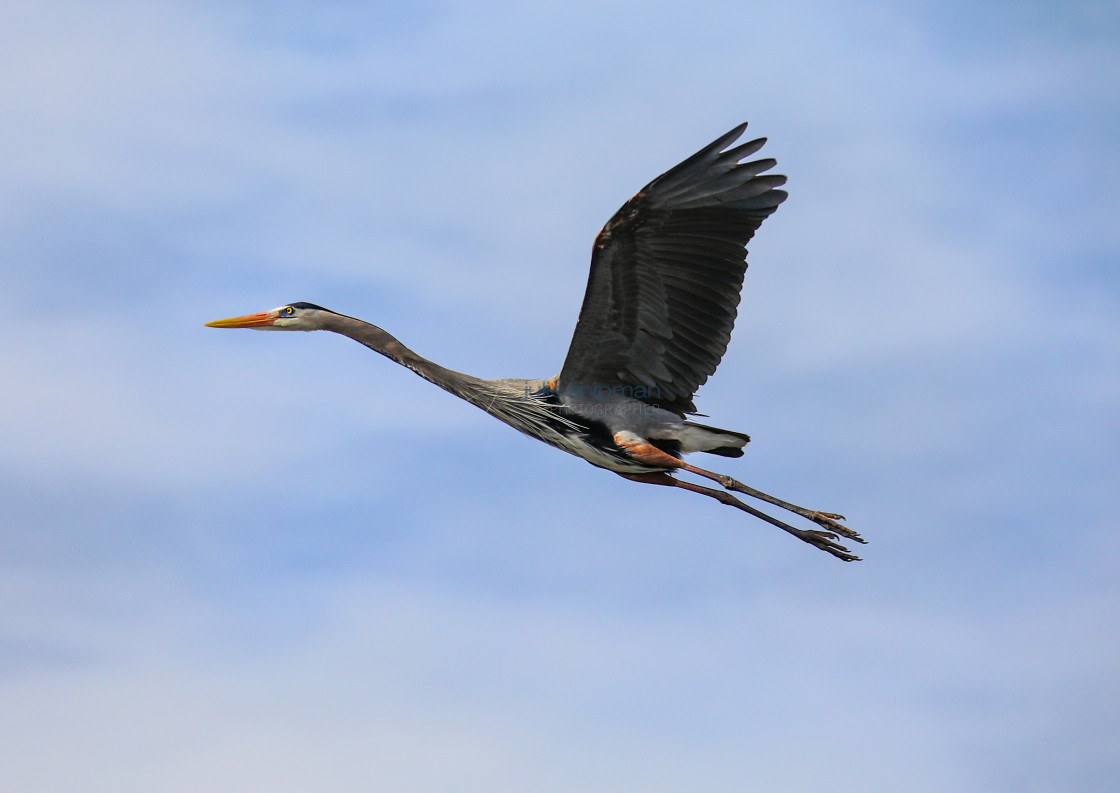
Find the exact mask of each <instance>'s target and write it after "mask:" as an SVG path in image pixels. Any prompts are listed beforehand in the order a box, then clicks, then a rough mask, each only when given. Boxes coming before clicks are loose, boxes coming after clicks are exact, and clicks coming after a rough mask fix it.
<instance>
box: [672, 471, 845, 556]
mask: <svg viewBox="0 0 1120 793" xmlns="http://www.w3.org/2000/svg"><path fill="white" fill-rule="evenodd" d="M680 468H681V470H682V471H688V472H689V473H693V474H696V475H697V476H703V477H705V478H707V479H711V480H712V481H713V482H719V483H720V484H721V485H723V486H724V487H726V488H727V489H728V490H734V491H735V492H737V493H745V494H746V495H748V496H750V497H751V498H757V499H758V500H759V501H765V502H767V503H769V504H773V505H774V506H776V507H781V508H782V509H784V510H788V511H789V512H792V513H794V514H795V515H800V516H801V517H803V518H808V519H809V520H811V521H813V523H816V524H817V525H818V526H823V527H824V528H826V529H828V530H829V531H834V532H836V533H837V534H840V535H842V536H844V537H846V538H848V539H849V540H854V541H855V542H858V543H863V544H864V545H866V544H867V540H865V539H863V538H862V537H860V536H859V533H858V532H856V531H855V530H854V529H849V528H848V527H847V526H845V525H844V524H842V523H839V522H838V521H841V520H844V516H843V515H836V514H834V513H832V512H819V511H817V510H815V509H806V508H805V507H799V506H797V505H796V504H790V503H789V502H788V501H782V500H781V499H780V498H775V497H774V496H771V495H769V494H768V493H763V492H762V491H761V490H755V489H754V488H753V487H748V486H747V485H744V484H743V483H742V482H740V481H739V480H737V479H732V478H731V477H730V476H727V475H726V474H717V473H715V472H713V471H705V470H704V469H703V468H697V467H696V466H695V465H689V464H688V463H682V464H681V466H680Z"/></svg>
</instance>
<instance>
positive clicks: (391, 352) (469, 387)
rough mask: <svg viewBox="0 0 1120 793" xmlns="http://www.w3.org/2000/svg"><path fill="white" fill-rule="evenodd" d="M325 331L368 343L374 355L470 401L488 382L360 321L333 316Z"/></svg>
mask: <svg viewBox="0 0 1120 793" xmlns="http://www.w3.org/2000/svg"><path fill="white" fill-rule="evenodd" d="M323 330H329V331H332V332H333V333H339V334H341V335H343V336H347V337H349V338H351V339H353V340H354V341H356V342H358V343H359V344H364V345H365V346H366V347H369V348H370V349H371V350H373V351H374V352H379V353H381V354H382V355H384V356H385V357H386V358H389V359H391V360H393V361H396V362H397V363H399V364H400V365H401V366H404V367H406V368H408V369H411V370H412V371H414V372H416V374H418V375H420V376H421V377H423V378H424V379H425V380H427V381H428V382H430V383H435V384H436V385H438V386H439V387H440V388H443V389H445V390H446V391H450V392H451V393H452V394H455V395H456V396H458V397H462V398H463V399H466V400H468V401H470V402H475V401H476V400H475V399H474V397H475V395H476V394H477V393H478V388H477V386H479V385H480V384H483V383H485V382H486V381H485V380H482V379H481V378H478V377H474V376H472V375H469V374H463V373H462V372H456V371H453V370H451V369H447V368H445V367H443V366H440V365H439V364H437V363H433V362H432V361H429V360H428V359H427V358H425V357H423V356H421V355H417V354H416V353H415V352H413V351H412V350H410V349H409V348H408V347H406V346H404V345H403V344H401V342H400V341H398V340H397V339H396V337H394V336H392V335H391V334H389V333H388V332H386V331H384V330H382V329H381V328H379V327H377V326H376V325H371V324H370V323H368V322H363V321H362V320H360V319H354V318H353V317H347V316H345V315H343V314H333V313H332V314H330V315H329V316H328V317H327V318H326V320H325V321H324V323H323Z"/></svg>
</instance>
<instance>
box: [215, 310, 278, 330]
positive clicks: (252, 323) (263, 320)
mask: <svg viewBox="0 0 1120 793" xmlns="http://www.w3.org/2000/svg"><path fill="white" fill-rule="evenodd" d="M275 321H276V317H275V316H274V315H273V313H272V312H271V311H264V312H262V313H260V314H246V315H245V316H243V317H230V318H229V319H216V320H214V321H213V322H207V323H206V327H208V328H259V327H261V326H262V325H271V324H272V323H273V322H275Z"/></svg>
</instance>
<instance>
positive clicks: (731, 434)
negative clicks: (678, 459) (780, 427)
mask: <svg viewBox="0 0 1120 793" xmlns="http://www.w3.org/2000/svg"><path fill="white" fill-rule="evenodd" d="M676 440H678V441H679V442H680V444H681V453H682V454H688V453H689V452H707V453H708V454H718V455H719V456H720V457H742V456H743V447H744V446H746V445H747V444H748V443H750V441H751V436H750V435H747V434H746V433H743V432H735V431H733V430H724V429H720V428H719V427H709V426H708V425H707V424H696V423H694V422H691V421H687V422H685V423H684V424H683V425H682V426H681V428H680V430H678V431H677V433H676Z"/></svg>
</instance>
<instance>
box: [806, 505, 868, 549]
mask: <svg viewBox="0 0 1120 793" xmlns="http://www.w3.org/2000/svg"><path fill="white" fill-rule="evenodd" d="M809 519H810V520H811V521H813V523H816V524H817V525H818V526H823V527H824V528H826V529H828V530H829V531H830V532H836V533H837V534H839V535H840V536H842V537H844V538H846V539H849V540H852V541H854V542H858V543H860V544H862V545H867V540H865V539H863V537H860V536H859V532H857V531H856V530H855V529H849V528H848V527H847V526H845V525H844V524H842V523H839V522H838V521H841V520H844V516H843V515H837V514H836V513H834V512H817V511H814V512H813V514H812V515H810V516H809Z"/></svg>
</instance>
